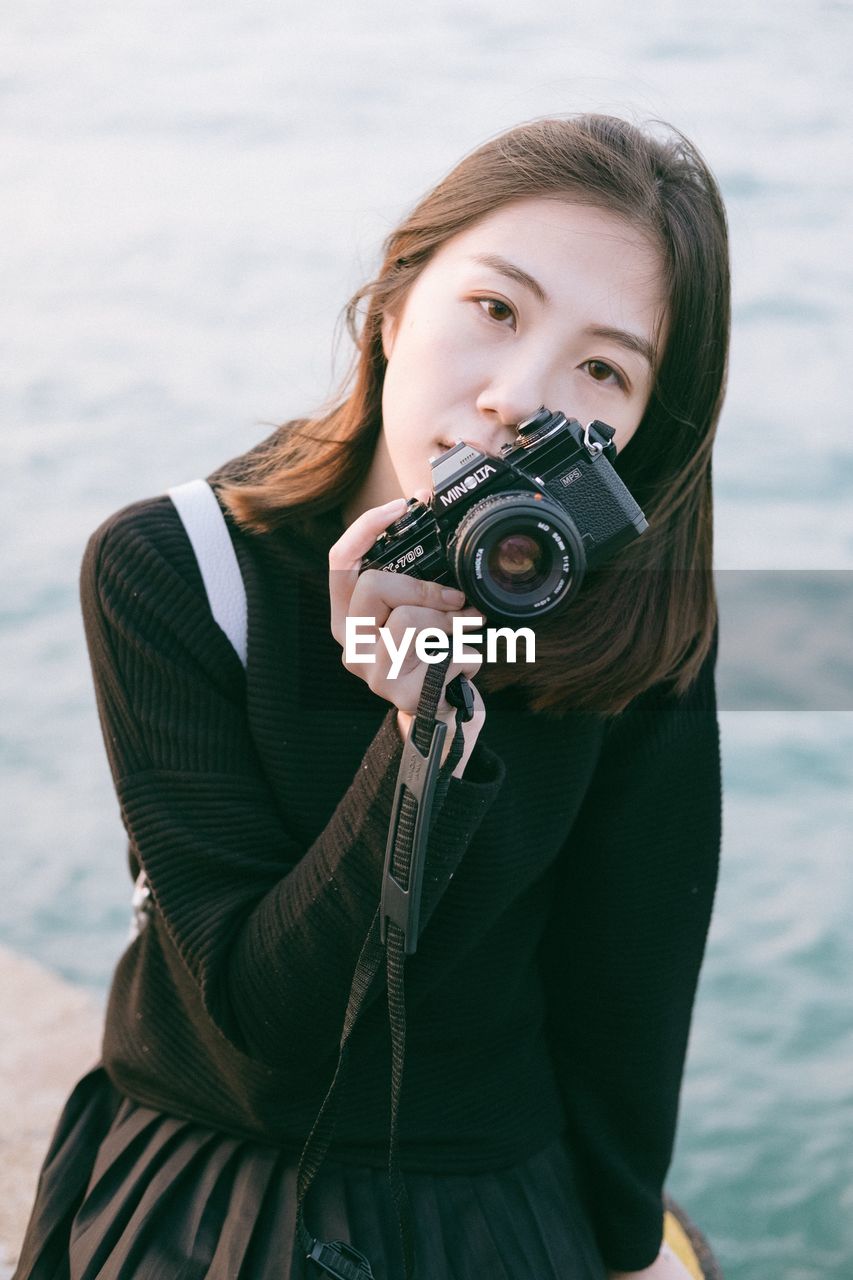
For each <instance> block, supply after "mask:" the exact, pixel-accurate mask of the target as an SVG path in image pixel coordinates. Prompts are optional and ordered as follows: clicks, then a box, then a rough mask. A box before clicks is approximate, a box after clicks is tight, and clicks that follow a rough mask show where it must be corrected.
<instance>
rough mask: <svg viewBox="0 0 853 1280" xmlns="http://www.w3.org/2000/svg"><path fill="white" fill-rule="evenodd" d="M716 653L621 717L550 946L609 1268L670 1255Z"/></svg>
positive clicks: (710, 843)
mask: <svg viewBox="0 0 853 1280" xmlns="http://www.w3.org/2000/svg"><path fill="white" fill-rule="evenodd" d="M715 658H716V634H715V637H714V645H713V648H712V650H711V652H710V653H709V655H708V658H707V659H706V661H705V663H704V664H703V667H702V669H701V670H700V673H699V675H698V677H697V679H696V681H695V682H694V684H693V685H692V686H691V688H690V689H689V690H688V691H687V693H686V694H685V695H684V696H683V698H681V699H676V698H675V697H674V696H673V695H672V694H671V693H668V692H667V691H666V690H664V688H662V687H660V686H656V687H655V688H653V689H650V690H648V691H647V692H646V693H645V694H643V695H641V696H640V697H639V698H637V699H635V701H634V703H632V704H631V705H630V706H629V708H628V709H627V710H626V711H625V712H624V713H623V714H622V716H621V717H619V718H617V719H616V720H615V721H613V722H611V726H610V728H609V730H608V732H607V734H606V737H605V740H604V744H603V748H602V754H601V758H600V761H599V764H598V767H597V769H596V772H595V775H594V777H593V780H592V783H591V785H590V788H589V790H588V792H587V794H586V796H585V798H584V803H583V806H582V809H581V811H580V813H579V816H578V819H577V821H576V823H575V824H574V826H573V829H572V833H571V836H570V839H569V841H568V843H567V847H566V849H565V850H564V854H563V858H562V861H561V866H560V885H559V893H558V897H557V900H556V902H555V904H554V909H553V913H552V915H551V918H550V920H549V926H548V932H547V934H546V938H545V940H544V944H543V981H544V984H545V988H546V992H547V1000H548V1018H549V1039H550V1042H551V1045H552V1051H553V1054H554V1059H555V1063H556V1067H557V1072H558V1078H559V1082H560V1088H561V1092H562V1094H563V1098H564V1103H565V1107H566V1111H567V1139H568V1141H569V1144H570V1146H571V1147H572V1149H573V1150H574V1151H576V1152H577V1154H578V1158H579V1161H580V1166H581V1173H582V1177H583V1179H584V1183H585V1185H586V1187H587V1190H588V1193H589V1196H590V1204H591V1212H592V1216H593V1222H594V1225H595V1230H596V1235H597V1237H598V1243H599V1247H600V1249H601V1251H602V1256H603V1258H604V1260H605V1263H606V1264H607V1266H608V1267H609V1268H611V1269H612V1270H617V1271H634V1270H640V1269H642V1268H643V1267H645V1266H648V1265H649V1264H650V1263H651V1262H652V1261H653V1259H654V1258H655V1257H656V1255H657V1252H658V1250H659V1248H660V1243H661V1238H662V1234H663V1204H662V1191H663V1183H664V1179H665V1177H666V1173H667V1170H668V1168H669V1165H670V1162H671V1159H672V1151H673V1144H674V1138H675V1129H676V1120H677V1111H678V1100H679V1092H680V1088H681V1080H682V1073H683V1069H684V1062H685V1056H686V1051H687V1041H688V1032H689V1029H690V1018H691V1013H692V1008H693V1001H694V995H695V991H696V986H697V981H698V976H699V970H700V966H701V963H702V958H703V953H704V948H705V941H706V936H707V932H708V928H709V923H710V918H711V910H712V905H713V900H714V893H715V888H716V882H717V870H718V861H719V851H720V838H721V770H720V751H719V730H718V723H717V714H716V698H715V689H714V665H715Z"/></svg>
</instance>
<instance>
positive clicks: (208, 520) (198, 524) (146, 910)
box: [127, 480, 247, 942]
mask: <svg viewBox="0 0 853 1280" xmlns="http://www.w3.org/2000/svg"><path fill="white" fill-rule="evenodd" d="M168 493H169V497H170V498H171V499H172V502H173V503H174V505H175V509H176V511H177V513H178V515H179V516H180V517H181V521H182V523H183V526H184V528H185V529H186V532H187V537H188V538H189V540H190V543H191V545H192V549H193V551H194V552H195V558H196V560H197V561H198V567H199V569H200V570H201V578H202V581H203V583H204V589H205V591H206V592H207V599H208V601H209V602H210V612H211V613H212V614H213V617H214V620H215V621H216V622H218V623H219V625H220V627H221V628H222V630H223V631H224V632H225V634H226V636H227V637H228V639H229V640H230V641H231V643H232V645H233V646H234V649H235V650H236V652H237V657H238V658H239V659H240V661H241V662H242V664H243V666H244V667H245V665H246V633H247V621H246V618H247V610H246V588H245V587H244V585H243V575H242V574H241V572H240V565H239V563H238V561H237V553H236V552H235V550H234V546H233V544H232V542H231V538H230V537H229V535H228V526H227V525H226V523H225V517H224V516H223V514H222V508H221V507H220V505H219V503H218V502H217V501H216V494H215V493H214V492H213V490H212V489H211V487H210V485H209V484H208V483H207V481H206V480H189V481H188V482H187V483H186V484H178V485H175V486H174V487H173V488H171V489H169V490H168ZM152 907H153V903H152V898H151V888H150V886H149V884H148V878H147V876H146V874H145V872H144V871H140V873H139V875H138V876H137V877H136V883H135V885H134V886H133V901H132V909H131V919H130V931H129V933H128V935H127V940H128V942H133V941H134V939H136V938H138V937H139V935H140V933H141V932H142V930H143V929H144V928H145V926H146V925H147V924H148V918H149V915H150V914H151V910H152Z"/></svg>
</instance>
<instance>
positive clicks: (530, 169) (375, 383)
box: [219, 114, 730, 715]
mask: <svg viewBox="0 0 853 1280" xmlns="http://www.w3.org/2000/svg"><path fill="white" fill-rule="evenodd" d="M530 197H550V198H554V197H561V198H565V199H566V200H568V201H571V202H573V203H576V204H584V205H590V206H593V207H596V208H600V209H604V210H608V211H610V212H612V213H614V214H617V215H618V216H620V217H622V218H624V219H625V220H627V221H628V222H629V223H631V224H632V225H633V226H634V227H636V228H637V229H639V230H640V231H642V232H644V233H645V234H646V235H647V236H648V237H649V239H650V240H651V242H652V243H653V244H655V245H656V246H657V247H658V251H659V253H660V255H661V259H662V262H663V270H664V289H665V298H666V316H667V328H668V336H667V340H666V344H665V349H664V350H663V352H662V354H661V355H660V357H659V364H658V368H657V369H656V370H655V378H654V384H653V389H652V392H651V396H650V399H649V403H648V405H647V407H646V411H645V413H644V415H643V418H642V421H641V423H640V425H639V427H638V429H637V431H636V432H635V434H634V436H633V437H632V439H631V440H630V442H629V444H628V445H627V446H626V447H625V449H624V450H623V451H622V452H621V453H620V454H619V456H618V457H617V459H616V464H615V465H616V470H617V472H618V473H619V475H620V476H621V478H622V479H623V480H624V482H625V483H626V484H627V486H628V488H629V489H630V491H631V493H632V494H633V495H634V497H635V498H636V500H637V501H638V502H639V504H640V506H641V507H642V508H643V510H644V512H645V514H646V517H647V519H648V522H649V529H648V530H647V532H646V533H644V534H643V535H642V537H640V538H639V539H637V540H636V541H635V542H633V543H631V544H630V545H629V546H628V547H627V548H625V549H623V550H622V551H621V552H619V554H618V557H617V563H616V564H615V565H614V566H613V567H612V568H611V567H608V568H603V569H600V570H599V571H597V572H592V573H589V574H588V575H587V578H586V579H585V581H584V583H583V586H582V588H581V590H580V591H579V593H578V595H577V596H576V597H575V599H574V600H573V601H572V603H571V604H570V605H569V607H568V608H567V609H566V611H565V612H564V613H562V614H559V615H557V616H556V617H553V618H547V617H546V618H543V619H541V620H540V621H539V622H538V623H537V627H536V637H537V639H536V662H535V663H532V664H526V663H518V664H508V663H500V662H497V663H493V664H488V665H487V664H484V665H483V667H482V668H481V670H480V673H479V675H478V677H477V683H478V684H480V685H481V686H482V687H483V688H485V689H500V688H505V687H508V686H510V685H516V686H519V687H522V688H523V689H524V690H525V693H526V698H527V702H528V705H529V706H530V708H531V709H532V710H534V711H541V712H548V713H551V714H554V715H563V714H565V713H566V712H567V711H569V710H586V711H591V712H598V713H602V714H607V715H615V714H618V713H619V712H620V711H622V710H623V709H624V708H625V707H626V706H627V704H628V703H629V702H630V701H631V700H632V699H633V698H635V697H636V696H637V695H638V694H640V693H642V692H643V691H644V690H645V689H647V688H649V687H650V686H651V685H653V684H655V683H657V682H660V681H671V682H672V687H673V691H674V693H676V694H682V693H683V692H685V691H686V689H687V688H689V686H690V684H691V683H692V682H693V680H694V679H695V676H696V674H697V672H698V670H699V667H700V666H701V664H702V662H703V660H704V659H705V657H706V656H707V654H708V651H709V649H710V647H711V644H712V640H713V635H714V629H715V625H716V620H717V605H716V598H715V592H714V583H713V574H712V560H713V524H712V494H711V449H712V445H713V441H714V434H715V430H716V425H717V420H718V417H719V414H720V409H721V407H722V402H723V396H724V393H725V381H726V367H727V355H728V343H729V327H730V282H729V258H728V235H727V226H726V215H725V209H724V206H723V201H722V198H721V195H720V192H719V188H718V186H717V183H716V181H715V179H714V177H713V175H712V174H711V172H710V170H709V169H708V167H707V165H706V164H705V162H704V160H703V159H702V157H701V155H700V154H699V152H698V151H697V150H696V148H695V147H694V146H693V145H692V143H690V142H689V141H688V139H687V138H685V137H684V136H683V134H681V133H679V132H678V131H677V130H675V129H673V128H672V127H671V126H668V125H662V124H660V123H659V122H656V123H654V124H653V125H651V126H649V127H647V128H645V129H640V128H638V127H637V126H635V125H633V124H631V123H629V122H627V121H625V120H622V119H618V118H616V117H613V116H606V115H595V114H587V115H580V116H573V117H568V118H551V119H544V120H536V121H532V122H530V123H527V124H522V125H519V126H517V127H516V128H514V129H510V130H509V131H508V132H506V133H503V134H500V135H499V136H498V137H496V138H494V139H492V140H490V141H488V142H486V143H485V144H484V145H483V146H481V147H479V148H478V149H477V150H475V151H473V152H472V153H471V154H470V155H468V156H466V157H465V158H464V159H463V160H462V161H461V162H460V163H459V164H458V165H457V166H456V167H455V168H454V169H453V170H452V171H451V172H450V173H449V174H448V175H447V177H446V178H444V179H443V180H442V181H441V182H440V183H439V184H438V185H437V186H436V187H435V188H434V189H433V190H432V191H430V192H429V193H428V194H427V195H426V196H424V198H423V199H422V200H421V201H420V202H419V203H418V204H417V205H416V206H415V208H414V209H413V210H412V211H411V213H410V214H409V215H408V216H407V217H406V218H404V219H403V221H402V222H401V223H400V225H399V226H398V227H397V228H396V229H395V230H394V231H393V232H392V233H391V234H390V235H389V236H388V238H387V240H386V242H385V246H384V258H383V261H382V266H381V268H380V270H379V273H378V275H377V276H376V278H375V279H374V280H372V281H370V282H369V283H368V284H366V285H364V287H363V288H361V289H360V290H359V291H358V292H357V293H356V294H355V296H354V297H353V298H352V299H351V300H350V302H349V304H348V306H347V309H346V319H347V325H348V328H349V332H350V335H351V337H352V339H353V342H354V344H355V353H356V354H355V359H354V365H353V369H352V371H351V373H350V375H349V377H348V379H347V381H346V383H345V386H344V388H343V390H342V392H341V394H340V396H339V398H338V399H337V401H336V402H335V403H334V404H333V406H332V407H331V408H330V409H327V410H325V411H324V412H322V413H320V414H319V415H318V416H316V417H314V418H310V419H303V420H298V421H295V422H291V423H286V424H284V425H283V426H282V427H281V428H279V430H278V432H277V433H276V434H275V436H274V437H273V438H272V439H271V441H268V442H267V447H265V448H263V449H261V450H259V451H257V453H256V455H255V456H254V459H253V461H251V463H250V464H249V465H245V460H244V465H243V467H242V468H241V469H238V470H236V471H234V472H233V473H231V474H230V475H229V474H228V472H227V471H226V472H225V473H224V474H223V475H222V476H221V480H222V482H223V483H222V484H221V487H220V489H219V492H220V495H221V497H222V498H223V500H224V501H225V503H226V505H227V506H228V508H229V510H230V511H231V514H232V515H233V517H234V519H235V521H236V522H237V524H238V525H239V526H240V527H242V528H243V529H245V530H247V531H251V532H256V533H262V532H266V533H270V532H274V531H275V530H277V529H278V528H279V527H281V526H282V525H284V524H285V522H286V521H287V520H288V519H289V518H290V517H292V516H293V515H294V514H295V513H296V512H299V513H300V514H301V515H302V516H307V517H311V516H314V515H317V516H319V515H322V514H323V513H325V512H329V511H331V510H332V509H335V508H339V507H340V506H342V505H345V504H346V503H347V502H348V501H349V500H351V499H352V498H353V497H354V495H355V494H356V493H357V492H358V490H359V489H360V487H361V485H362V483H363V482H364V480H365V478H366V476H367V473H368V470H369V467H370V464H371V461H372V458H373V453H374V450H375V447H376V443H377V439H378V436H379V432H380V429H381V422H382V412H381V405H382V386H383V380H384V377H385V367H386V361H385V356H384V353H383V349H382V333H381V329H382V320H383V317H384V316H385V315H386V314H391V315H394V314H399V312H400V310H401V308H402V304H403V302H404V300H405V298H406V295H407V293H408V291H409V289H410V288H411V286H412V284H413V283H414V281H415V280H416V279H417V278H418V276H419V274H420V273H421V271H423V269H424V267H425V266H426V264H427V263H428V262H429V261H430V259H431V258H432V256H433V254H435V252H436V251H437V250H438V249H439V248H440V247H441V246H442V245H443V244H444V243H445V242H446V241H448V240H449V239H451V237H453V236H455V235H457V234H458V233H459V232H461V231H464V230H465V229H466V228H468V227H470V226H472V225H473V224H474V223H476V222H477V221H478V220H479V219H481V218H483V217H485V216H486V215H487V214H489V213H491V212H493V211H494V210H495V209H497V208H499V207H501V206H502V205H507V204H510V203H511V202H513V201H518V200H522V199H528V198H530ZM566 407H567V409H569V408H570V406H566ZM251 456H252V455H247V458H251Z"/></svg>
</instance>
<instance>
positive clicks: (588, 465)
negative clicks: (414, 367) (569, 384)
mask: <svg viewBox="0 0 853 1280" xmlns="http://www.w3.org/2000/svg"><path fill="white" fill-rule="evenodd" d="M614 434H615V433H614V430H613V428H612V427H609V426H608V425H607V424H606V423H604V422H598V421H594V422H591V423H590V424H589V425H588V426H587V427H582V426H581V425H580V423H579V422H578V421H577V419H575V418H566V416H565V414H562V413H559V412H558V413H551V412H550V410H548V409H546V408H545V407H544V406H543V407H542V408H541V409H540V410H539V411H538V413H535V414H534V415H533V416H532V417H531V418H527V419H526V421H524V422H521V423H519V425H518V427H517V428H516V440H515V442H514V443H512V444H505V445H502V446H501V451H500V457H499V458H493V457H491V456H490V455H488V454H485V453H482V452H481V451H480V450H479V449H475V448H473V447H472V446H471V445H467V444H464V443H461V442H460V443H458V444H456V445H454V447H453V448H452V449H448V450H446V452H444V453H442V454H440V455H439V456H438V457H436V458H433V459H432V460H431V463H432V476H433V496H432V498H431V500H430V502H429V503H428V504H424V503H422V502H420V501H419V500H418V499H417V498H410V499H409V502H408V505H407V507H406V510H405V512H404V513H403V515H402V516H401V517H400V518H399V519H398V520H395V521H394V523H393V524H391V525H389V527H388V528H387V529H386V531H385V532H384V533H382V534H380V536H379V537H378V538H377V539H376V541H375V542H374V544H373V546H372V547H371V548H370V550H369V551H368V553H367V555H366V556H365V557H364V558H363V560H362V563H361V571H362V572H363V571H364V570H365V569H386V570H390V571H391V572H393V573H407V574H410V575H411V576H412V577H415V578H424V579H427V580H429V581H431V582H441V583H450V584H452V585H453V586H457V587H459V588H460V590H462V591H464V592H465V595H466V597H467V600H468V603H469V604H471V605H474V606H475V607H476V608H478V609H480V610H481V612H482V613H483V614H484V615H485V616H486V617H487V618H489V617H492V618H497V619H501V620H508V621H525V620H531V619H534V618H537V617H541V616H543V615H544V614H549V613H553V612H555V611H556V610H559V609H562V608H564V607H565V606H566V605H567V604H568V603H569V601H570V600H571V599H572V598H573V596H575V595H576V594H577V592H578V591H579V590H580V586H581V583H582V581H583V579H584V575H585V574H586V572H587V570H588V569H594V568H596V567H597V566H598V565H600V564H601V563H602V562H603V561H604V560H606V559H609V557H610V556H611V555H613V553H614V552H616V551H618V550H619V548H620V547H623V546H625V545H626V544H627V543H629V542H631V541H633V539H634V538H637V537H639V535H640V534H641V533H643V531H644V530H645V529H647V528H648V524H647V521H646V519H645V516H644V515H643V513H642V511H641V510H640V508H639V506H638V505H637V503H636V502H635V501H634V499H633V498H632V496H631V494H630V492H629V491H628V489H627V488H626V486H625V485H624V484H623V483H622V481H621V480H620V479H619V476H618V475H617V474H616V472H615V470H614V469H613V466H612V465H611V464H612V461H613V459H614V458H615V457H616V446H615V445H614V444H613V443H612V440H613V436H614Z"/></svg>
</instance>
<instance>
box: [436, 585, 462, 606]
mask: <svg viewBox="0 0 853 1280" xmlns="http://www.w3.org/2000/svg"><path fill="white" fill-rule="evenodd" d="M441 598H442V600H445V601H446V602H447V603H448V604H455V605H459V606H461V605H463V604H464V603H465V596H464V595H463V593H462V592H461V591H455V590H454V589H453V587H442V588H441Z"/></svg>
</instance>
